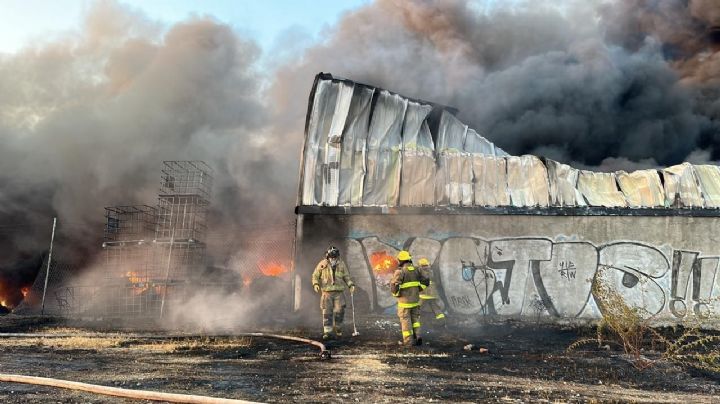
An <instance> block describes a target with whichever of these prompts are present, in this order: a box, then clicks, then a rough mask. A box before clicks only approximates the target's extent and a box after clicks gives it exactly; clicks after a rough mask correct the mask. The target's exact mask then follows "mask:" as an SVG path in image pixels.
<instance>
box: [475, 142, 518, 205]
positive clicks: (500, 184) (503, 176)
mask: <svg viewBox="0 0 720 404" xmlns="http://www.w3.org/2000/svg"><path fill="white" fill-rule="evenodd" d="M472 162H473V176H474V177H475V178H474V180H473V183H474V184H473V186H474V187H475V198H474V199H475V201H474V202H475V205H476V206H509V205H510V195H509V194H508V190H507V167H506V160H505V158H504V157H495V156H489V155H485V154H479V153H474V154H473V155H472Z"/></svg>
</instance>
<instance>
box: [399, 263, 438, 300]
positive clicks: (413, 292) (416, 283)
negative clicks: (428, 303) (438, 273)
mask: <svg viewBox="0 0 720 404" xmlns="http://www.w3.org/2000/svg"><path fill="white" fill-rule="evenodd" d="M428 284H430V280H429V279H428V278H427V277H426V276H425V275H424V274H423V273H422V272H421V271H419V270H417V269H415V267H414V266H412V265H411V264H405V265H402V266H400V267H398V269H396V270H395V272H394V273H393V277H392V280H391V281H390V292H392V294H393V296H395V297H396V298H397V300H398V307H400V308H404V309H409V308H413V307H417V306H420V291H421V290H423V289H425V288H426V287H427V286H428Z"/></svg>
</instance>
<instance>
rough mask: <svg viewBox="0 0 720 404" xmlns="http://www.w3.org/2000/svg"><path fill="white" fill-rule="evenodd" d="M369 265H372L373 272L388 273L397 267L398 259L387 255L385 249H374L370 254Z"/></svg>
mask: <svg viewBox="0 0 720 404" xmlns="http://www.w3.org/2000/svg"><path fill="white" fill-rule="evenodd" d="M370 265H372V268H373V270H374V271H375V272H378V273H380V274H389V273H392V272H393V271H394V270H395V268H397V266H398V260H397V259H396V258H395V257H393V256H392V255H389V254H388V253H387V251H375V252H374V253H372V254H370Z"/></svg>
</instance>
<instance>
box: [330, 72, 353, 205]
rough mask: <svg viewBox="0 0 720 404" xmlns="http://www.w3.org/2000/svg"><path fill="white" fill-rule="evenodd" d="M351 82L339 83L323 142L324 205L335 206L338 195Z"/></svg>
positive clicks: (351, 87)
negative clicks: (325, 138) (326, 137)
mask: <svg viewBox="0 0 720 404" xmlns="http://www.w3.org/2000/svg"><path fill="white" fill-rule="evenodd" d="M354 87H355V86H354V85H353V84H348V83H344V82H343V83H339V88H338V95H337V99H336V100H335V111H334V112H333V115H332V121H331V123H330V130H329V131H328V139H327V143H326V144H325V156H324V157H325V160H324V164H323V168H322V175H323V182H322V201H323V204H324V205H326V206H337V204H338V197H339V195H340V155H341V141H342V135H343V129H344V128H345V121H346V120H347V117H348V112H349V111H350V101H352V95H353V89H354Z"/></svg>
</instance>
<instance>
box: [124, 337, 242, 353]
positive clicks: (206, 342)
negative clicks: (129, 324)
mask: <svg viewBox="0 0 720 404" xmlns="http://www.w3.org/2000/svg"><path fill="white" fill-rule="evenodd" d="M250 346H252V338H250V337H241V338H232V337H229V338H193V339H183V340H157V341H143V342H139V343H137V344H132V345H129V346H128V347H129V348H130V349H139V350H146V351H152V352H161V353H174V352H183V351H196V350H214V351H218V350H231V349H238V348H247V347H250Z"/></svg>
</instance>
